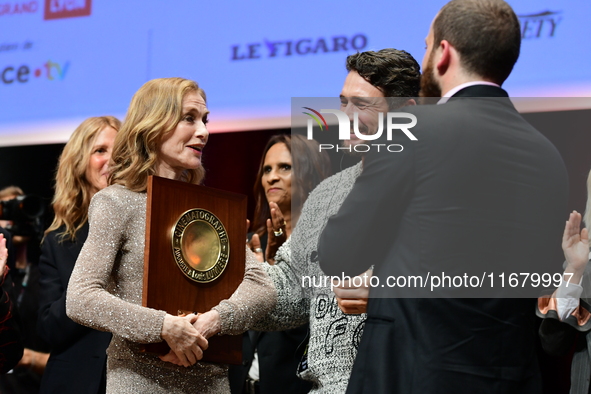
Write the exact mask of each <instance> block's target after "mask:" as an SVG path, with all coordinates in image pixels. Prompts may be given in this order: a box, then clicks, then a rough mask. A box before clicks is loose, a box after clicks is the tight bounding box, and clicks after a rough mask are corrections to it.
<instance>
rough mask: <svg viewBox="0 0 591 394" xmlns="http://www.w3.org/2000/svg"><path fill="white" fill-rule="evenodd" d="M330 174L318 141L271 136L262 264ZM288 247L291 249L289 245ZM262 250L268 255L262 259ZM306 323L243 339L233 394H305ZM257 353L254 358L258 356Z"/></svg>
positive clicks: (264, 169)
mask: <svg viewBox="0 0 591 394" xmlns="http://www.w3.org/2000/svg"><path fill="white" fill-rule="evenodd" d="M330 173H331V165H330V159H329V157H328V154H327V153H326V152H320V149H319V145H318V143H317V142H316V141H314V140H307V139H306V138H305V137H304V136H302V135H298V134H292V135H289V134H279V135H275V136H273V137H271V139H270V140H269V142H268V143H267V146H266V147H265V150H264V152H263V157H262V160H261V164H260V166H259V171H258V175H257V180H256V183H255V186H254V195H255V198H256V210H255V216H254V221H253V228H254V229H255V233H254V234H253V238H252V240H251V242H250V246H251V248H252V249H253V251H254V252H255V253H256V254H257V257H258V258H259V261H263V260H265V257H266V261H267V262H268V263H270V264H273V262H274V257H275V253H276V252H277V249H278V248H279V247H280V246H281V245H282V244H283V243H284V242H285V241H286V240H287V238H289V236H290V235H291V231H292V229H293V228H294V227H295V226H296V223H297V221H298V218H299V216H300V212H301V210H302V207H303V205H304V202H305V201H306V198H307V197H308V195H309V194H310V192H311V191H312V190H313V189H314V188H315V187H316V186H317V185H318V184H319V183H320V182H321V181H322V180H324V179H325V178H327V177H328V176H329V175H330ZM285 247H287V245H286V246H285ZM263 249H266V250H265V252H266V253H265V257H263ZM307 332H308V325H307V324H306V325H303V326H301V327H298V328H295V329H291V330H287V331H278V332H254V331H250V332H249V333H248V335H246V334H245V335H244V339H243V340H244V343H243V365H240V366H232V367H231V368H230V385H231V388H232V393H233V394H247V393H249V392H252V389H254V390H255V392H260V393H261V394H272V393H278V392H281V393H286V394H303V393H307V392H308V391H310V388H311V387H312V385H311V384H310V382H306V381H303V380H301V379H299V378H298V377H297V375H296V371H297V367H298V364H299V361H300V359H301V357H302V354H303V351H304V349H305V346H300V345H301V343H302V342H303V341H304V340H305V338H306V334H307ZM255 351H256V357H255Z"/></svg>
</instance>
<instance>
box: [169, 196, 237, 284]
mask: <svg viewBox="0 0 591 394" xmlns="http://www.w3.org/2000/svg"><path fill="white" fill-rule="evenodd" d="M172 253H173V256H174V261H175V262H176V264H177V265H178V267H179V268H180V269H181V271H182V272H183V274H185V275H186V276H187V277H188V278H189V279H191V280H193V281H195V282H199V283H208V282H212V281H214V280H216V279H217V278H219V276H220V275H221V274H222V272H224V270H225V269H226V266H227V265H228V258H229V256H230V244H229V242H228V233H227V232H226V228H225V227H224V225H223V224H222V221H221V220H219V219H218V218H217V217H216V216H215V215H214V214H213V213H211V212H209V211H207V210H205V209H199V208H195V209H191V210H188V211H187V212H185V213H183V214H182V215H181V217H180V218H179V219H178V220H177V222H176V224H175V225H174V227H173V228H172Z"/></svg>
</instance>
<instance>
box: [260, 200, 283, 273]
mask: <svg viewBox="0 0 591 394" xmlns="http://www.w3.org/2000/svg"><path fill="white" fill-rule="evenodd" d="M269 208H270V209H271V219H267V250H266V251H265V256H266V258H267V263H269V264H271V265H273V264H275V254H276V253H277V250H278V249H279V248H280V247H281V245H283V243H284V242H285V241H286V240H287V227H286V225H285V219H284V218H283V213H282V212H281V209H279V205H277V204H276V203H274V202H270V203H269Z"/></svg>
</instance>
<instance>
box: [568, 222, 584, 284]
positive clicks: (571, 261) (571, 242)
mask: <svg viewBox="0 0 591 394" xmlns="http://www.w3.org/2000/svg"><path fill="white" fill-rule="evenodd" d="M580 228H581V214H580V213H578V212H577V211H573V212H572V213H571V214H570V216H569V218H568V220H567V221H566V225H565V226H564V234H563V235H562V250H563V251H564V257H565V258H566V269H565V270H564V273H565V274H571V273H572V274H573V275H572V277H565V280H567V281H569V282H570V283H577V284H578V283H579V282H580V281H581V277H582V276H583V273H584V272H585V268H586V267H587V262H588V261H589V232H588V231H587V229H586V228H584V229H582V230H580ZM569 276H570V275H569Z"/></svg>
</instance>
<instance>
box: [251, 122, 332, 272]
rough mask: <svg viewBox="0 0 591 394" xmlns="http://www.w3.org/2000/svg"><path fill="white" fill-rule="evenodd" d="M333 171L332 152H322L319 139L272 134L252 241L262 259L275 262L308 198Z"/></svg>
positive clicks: (258, 184) (261, 176)
mask: <svg viewBox="0 0 591 394" xmlns="http://www.w3.org/2000/svg"><path fill="white" fill-rule="evenodd" d="M330 175H331V165H330V159H329V157H328V154H327V153H326V152H320V149H319V145H318V143H317V142H316V141H314V140H308V139H306V138H305V137H304V136H302V135H299V134H292V135H289V134H278V135H275V136H273V137H271V139H270V140H269V142H268V143H267V146H266V147H265V150H264V152H263V158H262V160H261V164H260V166H259V171H258V173H257V178H256V179H257V182H256V183H255V185H254V196H255V200H256V207H255V211H254V220H253V223H252V228H253V231H254V236H253V240H252V242H251V245H252V247H253V251H254V252H255V253H257V255H258V257H259V260H260V261H263V260H265V261H267V262H269V263H272V262H273V257H274V256H275V252H277V249H278V248H279V246H281V245H282V244H283V242H285V240H286V239H287V238H289V236H290V234H291V230H292V229H293V228H294V227H295V224H296V223H297V221H298V218H299V216H300V212H301V211H302V207H303V206H304V202H305V201H306V198H308V195H309V194H310V192H311V191H312V190H314V188H315V187H316V186H317V185H318V184H319V183H320V182H322V180H324V179H325V178H327V177H329V176H330ZM265 238H267V240H265ZM261 240H262V242H261ZM255 245H256V246H255ZM265 245H266V247H265V248H261V246H265ZM259 249H261V250H259ZM263 249H266V250H265V253H264V257H263Z"/></svg>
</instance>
